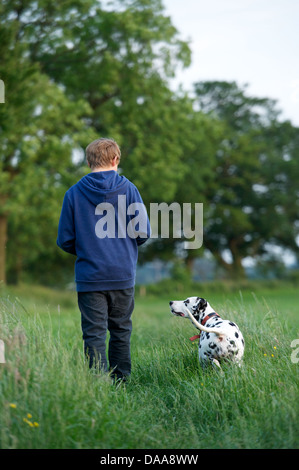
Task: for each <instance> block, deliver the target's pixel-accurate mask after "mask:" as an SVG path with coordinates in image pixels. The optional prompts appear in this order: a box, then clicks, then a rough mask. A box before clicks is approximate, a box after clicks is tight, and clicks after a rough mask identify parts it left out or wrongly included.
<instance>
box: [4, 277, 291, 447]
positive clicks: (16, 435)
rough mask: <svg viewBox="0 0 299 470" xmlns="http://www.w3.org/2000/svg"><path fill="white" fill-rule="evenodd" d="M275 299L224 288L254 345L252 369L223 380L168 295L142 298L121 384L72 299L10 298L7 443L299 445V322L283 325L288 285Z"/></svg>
mask: <svg viewBox="0 0 299 470" xmlns="http://www.w3.org/2000/svg"><path fill="white" fill-rule="evenodd" d="M190 295H191V294H190ZM273 295H274V294H273ZM273 295H272V296H271V295H270V294H269V295H268V296H266V297H265V296H263V295H254V294H250V296H247V295H244V294H243V293H242V294H240V293H238V294H236V296H231V297H230V296H225V297H223V296H222V294H221V293H218V294H217V293H214V297H215V303H216V305H215V308H217V311H218V313H219V314H220V315H223V317H225V316H227V318H230V319H232V320H233V321H236V322H237V323H238V325H239V326H240V328H241V329H242V332H243V335H244V338H245V342H246V349H245V357H244V366H243V367H242V368H241V369H239V368H238V367H234V366H225V367H223V374H220V373H219V372H218V371H217V370H213V369H211V370H206V371H203V370H202V369H201V368H200V367H199V364H198V357H197V344H195V343H191V342H190V341H189V339H188V338H189V337H190V336H192V335H193V334H194V330H193V327H192V325H191V323H190V322H188V321H187V320H184V319H181V318H177V317H172V316H171V314H170V312H169V307H168V304H167V301H168V300H170V299H166V298H164V299H161V298H155V297H152V298H147V297H145V298H139V297H137V299H136V308H135V311H134V314H133V334H132V362H133V371H132V377H131V379H130V381H129V383H128V384H126V385H125V386H119V387H116V386H114V385H112V384H111V382H110V380H109V379H108V377H107V376H105V375H101V374H98V373H96V372H93V371H89V370H88V368H87V366H86V364H85V361H84V357H83V349H82V339H81V331H80V318H79V313H78V309H77V306H76V296H75V294H74V293H60V292H55V291H50V290H47V289H43V288H29V287H26V286H23V287H21V288H20V289H18V290H11V291H9V290H5V291H3V292H2V295H1V302H0V317H1V320H0V322H1V323H0V338H2V339H3V340H4V341H5V345H6V360H7V362H6V364H0V413H1V417H0V447H1V448H3V449H4V448H5V449H7V448H24V449H25V448H26V449H28V448H30V449H41V448H43V449H55V448H70V449H75V448H76V449H77V448H88V449H92V448H94V449H141V448H143V449H150V448H153V449H202V448H210V449H211V448H226V449H227V448H246V449H251V448H254V449H259V448H298V431H299V429H298V370H299V369H298V368H299V364H294V363H293V362H292V361H291V353H292V348H291V347H290V344H291V341H292V340H293V339H295V338H298V337H299V336H298V322H297V324H296V322H295V320H293V319H292V321H291V322H288V321H287V319H285V312H284V311H283V307H282V304H281V303H280V301H279V298H281V299H283V298H284V297H285V293H284V292H283V290H282V291H281V293H280V295H281V297H279V295H278V292H275V295H274V297H275V300H274V303H273ZM287 295H288V297H289V296H290V293H289V294H287ZM186 296H187V295H186ZM282 303H283V302H282ZM293 307H294V309H295V308H296V305H295V302H294V304H293ZM291 311H293V309H292V308H290V312H291ZM290 323H291V324H290ZM294 325H296V326H294Z"/></svg>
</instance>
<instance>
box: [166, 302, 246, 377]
mask: <svg viewBox="0 0 299 470" xmlns="http://www.w3.org/2000/svg"><path fill="white" fill-rule="evenodd" d="M169 305H170V310H171V313H172V314H173V315H176V316H178V317H183V318H189V319H190V320H191V322H192V323H193V325H194V326H195V327H196V328H197V329H199V330H201V333H200V335H196V336H193V337H192V338H190V340H191V341H193V340H194V339H197V338H199V348H198V354H199V361H200V363H201V364H202V365H203V366H205V365H207V364H211V365H213V366H217V367H219V368H221V366H220V363H221V362H222V361H230V362H233V363H236V364H238V365H239V366H241V364H242V358H243V354H244V346H245V343H244V339H243V336H242V333H241V331H240V330H239V327H238V326H237V325H236V324H235V323H233V322H232V321H229V320H223V319H222V318H221V317H220V316H219V315H218V313H216V312H215V310H214V309H213V308H212V307H211V306H210V304H209V302H207V301H206V300H205V299H203V298H202V297H188V298H187V299H186V300H174V301H170V302H169Z"/></svg>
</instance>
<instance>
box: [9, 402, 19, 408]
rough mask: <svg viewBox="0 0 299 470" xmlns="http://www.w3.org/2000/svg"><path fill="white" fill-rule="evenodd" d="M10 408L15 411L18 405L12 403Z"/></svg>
mask: <svg viewBox="0 0 299 470" xmlns="http://www.w3.org/2000/svg"><path fill="white" fill-rule="evenodd" d="M9 406H10V407H11V408H14V409H16V407H17V405H16V404H15V403H10V404H9Z"/></svg>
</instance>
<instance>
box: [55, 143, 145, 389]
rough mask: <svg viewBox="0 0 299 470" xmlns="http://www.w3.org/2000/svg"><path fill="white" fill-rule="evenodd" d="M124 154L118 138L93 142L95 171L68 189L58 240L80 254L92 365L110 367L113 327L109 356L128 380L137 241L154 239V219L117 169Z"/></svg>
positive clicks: (114, 371)
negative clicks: (135, 219) (136, 219)
mask: <svg viewBox="0 0 299 470" xmlns="http://www.w3.org/2000/svg"><path fill="white" fill-rule="evenodd" d="M120 157H121V152H120V149H119V146H118V145H117V143H116V142H115V141H114V140H113V139H106V138H102V139H97V140H95V141H94V142H91V143H90V144H89V145H88V147H87V148H86V160H87V164H88V166H89V167H90V169H91V173H89V174H88V175H86V176H84V177H83V178H81V180H80V181H79V182H78V183H77V184H75V185H74V186H72V187H71V188H70V189H69V190H68V191H67V192H66V194H65V196H64V201H63V206H62V210H61V215H60V220H59V227H58V238H57V245H58V246H59V247H60V248H61V249H62V250H64V251H66V252H68V253H71V254H73V255H76V256H77V259H76V263H75V278H76V286H77V292H78V305H79V309H80V312H81V326H82V333H83V341H84V352H85V354H86V355H87V357H88V360H89V367H93V366H95V367H99V368H100V369H101V370H103V371H105V372H107V371H108V364H107V358H106V342H105V341H106V333H107V329H108V330H109V332H110V339H109V348H108V359H109V366H110V371H111V376H112V377H113V378H114V379H115V380H117V379H122V380H125V379H126V377H128V376H129V375H130V373H131V354H130V337H131V331H132V322H131V315H132V312H133V308H134V285H135V274H136V263H137V256H138V245H141V244H143V243H144V242H145V241H146V240H147V239H148V238H149V237H150V224H149V220H148V217H147V215H146V210H145V209H144V206H143V203H142V199H141V196H140V194H139V192H138V190H137V188H136V187H135V186H134V185H133V184H132V183H131V182H130V181H129V180H128V179H127V178H125V177H124V176H120V175H119V174H118V173H117V168H118V164H119V162H120ZM135 203H138V204H137V205H136V204H135ZM131 204H133V205H132V206H131ZM129 206H131V209H132V208H133V209H134V207H138V208H139V209H140V207H142V208H143V211H142V210H139V213H142V214H141V217H143V220H142V219H139V222H140V224H139V225H142V226H143V227H145V229H143V231H142V230H141V231H140V227H139V231H138V232H137V230H136V227H135V231H134V230H133V231H132V223H133V217H132V214H133V212H132V210H131V209H130V210H128V207H129ZM133 215H134V214H133ZM139 215H140V214H139ZM130 224H131V230H129V228H128V226H130ZM137 225H138V224H137ZM133 226H134V224H133ZM126 228H127V229H126ZM133 232H134V233H133ZM128 234H130V235H128Z"/></svg>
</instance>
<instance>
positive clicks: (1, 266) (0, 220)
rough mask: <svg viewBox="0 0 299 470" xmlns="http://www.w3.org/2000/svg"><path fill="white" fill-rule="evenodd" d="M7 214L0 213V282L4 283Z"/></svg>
mask: <svg viewBox="0 0 299 470" xmlns="http://www.w3.org/2000/svg"><path fill="white" fill-rule="evenodd" d="M6 240H7V216H6V215H0V283H4V284H5V283H6V269H5V268H6Z"/></svg>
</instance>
